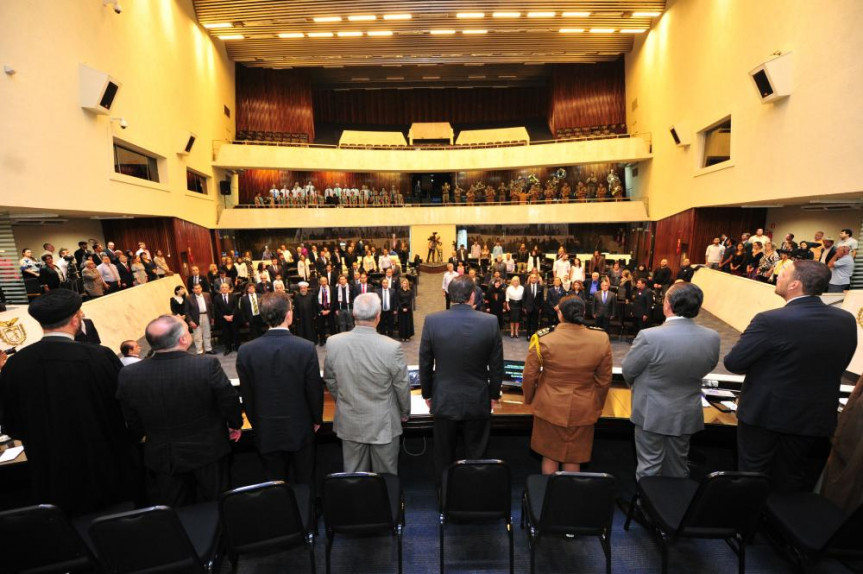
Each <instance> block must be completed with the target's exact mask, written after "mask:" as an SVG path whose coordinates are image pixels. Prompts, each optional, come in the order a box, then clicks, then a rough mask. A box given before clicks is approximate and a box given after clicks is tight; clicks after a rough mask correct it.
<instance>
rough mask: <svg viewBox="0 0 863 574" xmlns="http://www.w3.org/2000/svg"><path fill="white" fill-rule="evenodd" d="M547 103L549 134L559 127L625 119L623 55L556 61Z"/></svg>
mask: <svg viewBox="0 0 863 574" xmlns="http://www.w3.org/2000/svg"><path fill="white" fill-rule="evenodd" d="M548 105H549V109H548V125H549V128H550V129H551V133H553V134H554V133H556V131H557V130H558V129H561V128H573V127H589V126H600V125H608V124H622V123H626V86H625V82H624V65H623V58H622V57H621V58H620V59H619V60H617V61H616V62H597V63H596V64H560V65H556V66H555V67H554V70H553V71H552V79H551V91H550V97H549V103H548Z"/></svg>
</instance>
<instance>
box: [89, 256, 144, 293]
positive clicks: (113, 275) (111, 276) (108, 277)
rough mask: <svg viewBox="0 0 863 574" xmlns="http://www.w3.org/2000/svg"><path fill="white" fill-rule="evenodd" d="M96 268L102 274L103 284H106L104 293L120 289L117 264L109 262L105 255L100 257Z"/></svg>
mask: <svg viewBox="0 0 863 574" xmlns="http://www.w3.org/2000/svg"><path fill="white" fill-rule="evenodd" d="M96 269H98V270H99V274H100V275H102V281H104V282H105V285H107V286H108V288H107V289H106V294H107V293H114V292H115V291H119V290H120V273H119V272H118V271H117V266H116V265H114V264H113V263H111V260H110V259H109V258H108V256H107V255H106V256H105V257H103V258H102V263H100V264H99V266H98V267H96ZM145 282H146V280H145Z"/></svg>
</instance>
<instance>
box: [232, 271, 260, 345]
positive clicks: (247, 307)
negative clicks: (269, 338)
mask: <svg viewBox="0 0 863 574" xmlns="http://www.w3.org/2000/svg"><path fill="white" fill-rule="evenodd" d="M238 307H239V309H238V310H239V315H240V317H241V318H242V319H241V320H242V322H243V324H245V325H246V326H248V328H249V339H250V340H252V341H254V340H255V339H257V338H258V337H260V336H261V334H262V333H263V332H264V320H263V318H261V300H260V298H259V297H258V291H257V288H256V287H255V284H254V283H247V284H246V293H245V295H243V296H242V297H240V302H239V305H238Z"/></svg>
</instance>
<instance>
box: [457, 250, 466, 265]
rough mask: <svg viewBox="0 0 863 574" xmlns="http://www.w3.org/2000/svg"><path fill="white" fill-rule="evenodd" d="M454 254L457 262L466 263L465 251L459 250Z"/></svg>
mask: <svg viewBox="0 0 863 574" xmlns="http://www.w3.org/2000/svg"><path fill="white" fill-rule="evenodd" d="M456 254H457V255H458V260H459V261H461V262H462V263H467V257H468V251H467V249H459V250H458V251H456Z"/></svg>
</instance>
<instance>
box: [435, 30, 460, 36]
mask: <svg viewBox="0 0 863 574" xmlns="http://www.w3.org/2000/svg"><path fill="white" fill-rule="evenodd" d="M429 34H431V35H432V36H452V35H453V34H455V30H429Z"/></svg>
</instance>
